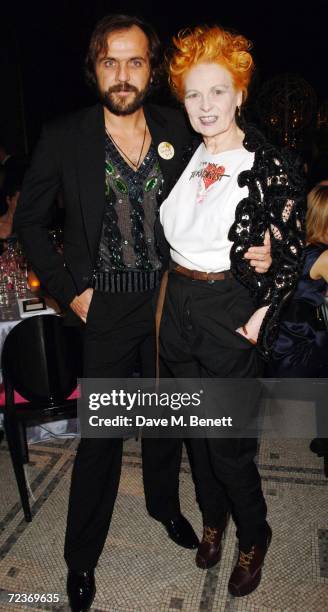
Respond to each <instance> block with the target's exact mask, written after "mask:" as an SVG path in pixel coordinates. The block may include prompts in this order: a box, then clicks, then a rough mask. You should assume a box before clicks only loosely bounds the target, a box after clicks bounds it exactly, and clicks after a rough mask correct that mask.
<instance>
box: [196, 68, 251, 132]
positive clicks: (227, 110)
mask: <svg viewBox="0 0 328 612" xmlns="http://www.w3.org/2000/svg"><path fill="white" fill-rule="evenodd" d="M184 87H185V96H184V104H185V108H186V111H187V113H188V117H189V121H190V123H191V125H192V127H193V128H194V130H195V131H196V132H199V133H200V134H202V136H205V137H211V136H217V135H219V134H224V133H226V132H228V131H229V130H230V129H231V128H232V127H233V126H235V124H236V123H235V112H236V107H237V106H240V104H241V102H242V92H241V91H236V90H235V87H234V84H233V81H232V78H231V74H230V72H229V71H228V70H226V68H224V67H223V66H220V65H219V64H215V63H208V64H207V63H200V64H197V65H196V66H194V67H193V68H191V69H190V70H189V71H188V72H187V74H186V77H185V81H184Z"/></svg>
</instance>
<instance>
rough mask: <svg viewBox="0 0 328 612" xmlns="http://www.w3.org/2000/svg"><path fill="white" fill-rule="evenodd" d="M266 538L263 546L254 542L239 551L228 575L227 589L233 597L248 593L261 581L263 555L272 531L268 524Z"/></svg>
mask: <svg viewBox="0 0 328 612" xmlns="http://www.w3.org/2000/svg"><path fill="white" fill-rule="evenodd" d="M267 529H268V533H267V540H266V543H265V545H264V546H259V545H258V544H255V545H254V546H252V548H251V549H250V550H249V551H248V552H244V551H242V550H240V551H239V557H238V561H237V563H236V565H235V567H234V570H233V572H232V574H231V576H230V580H229V584H228V590H229V593H230V594H231V595H233V596H234V597H243V596H244V595H249V593H252V591H255V589H256V588H257V587H258V585H259V584H260V582H261V576H262V567H263V563H264V558H265V555H266V553H267V551H268V548H269V546H270V542H271V537H272V531H271V529H270V527H269V525H268V527H267Z"/></svg>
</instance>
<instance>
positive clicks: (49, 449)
mask: <svg viewBox="0 0 328 612" xmlns="http://www.w3.org/2000/svg"><path fill="white" fill-rule="evenodd" d="M75 445H76V442H75V441H72V440H65V441H64V440H55V441H51V442H49V443H43V444H42V446H41V445H33V446H31V450H30V460H31V462H30V464H29V466H28V478H29V481H30V483H31V488H32V491H33V495H34V498H35V502H33V500H32V503H33V513H34V518H33V521H32V523H29V524H27V523H25V521H24V518H23V514H22V511H21V508H20V504H19V502H18V494H17V489H16V483H15V479H14V475H13V471H12V467H11V463H10V459H9V454H8V450H7V448H6V445H5V444H4V443H2V444H1V446H0V611H5V612H9V611H10V610H13V611H14V610H31V609H32V610H35V611H44V610H56V611H63V612H64V611H68V606H67V598H66V594H65V581H66V567H65V563H64V561H63V559H62V550H63V543H64V529H65V518H66V509H67V499H68V489H69V482H70V473H71V466H72V461H73V458H74V452H75V451H74V449H75ZM259 465H260V468H261V474H262V476H263V483H264V491H265V494H266V499H267V502H268V507H269V522H270V524H271V525H272V528H273V531H274V537H273V541H272V544H271V547H270V550H269V553H268V556H267V560H266V567H265V571H264V576H263V580H262V582H261V585H260V587H259V588H258V589H257V591H255V592H254V593H253V594H251V595H249V596H248V597H245V598H242V599H237V600H236V599H233V598H231V597H230V596H229V595H228V593H227V583H228V579H229V575H230V572H231V569H232V566H233V563H234V559H235V556H236V540H235V528H234V525H233V524H232V523H231V522H230V524H229V527H228V529H227V533H226V538H225V542H224V551H223V558H222V561H221V563H220V564H219V565H218V566H216V567H214V568H212V569H211V570H209V571H207V572H204V571H202V570H199V569H198V568H197V567H196V566H195V564H194V552H193V551H188V550H184V549H182V548H179V547H177V546H176V545H175V544H174V543H172V542H171V541H170V540H169V539H168V538H167V536H166V534H165V531H164V529H163V528H162V526H161V525H160V524H159V523H156V522H155V521H153V520H152V519H151V518H150V517H149V516H148V515H147V513H146V510H145V505H144V499H143V489H142V479H141V469H140V468H141V464H140V449H139V444H138V443H136V442H134V441H129V442H126V443H125V455H124V468H123V473H122V479H121V485H120V491H119V496H118V500H117V504H116V507H115V513H114V517H113V522H112V527H111V530H110V535H109V537H108V539H107V542H106V546H105V549H104V552H103V554H102V556H101V559H100V562H99V565H98V569H97V588H98V590H97V595H96V599H95V602H94V606H93V608H92V610H93V612H104V611H108V612H109V611H110V612H174V611H182V612H196V611H202V612H216V611H220V612H221V611H222V612H242V611H245V612H246V611H247V612H291V611H295V612H300V611H304V612H324V611H326V610H328V520H327V519H328V504H327V483H328V481H327V480H326V479H325V478H324V476H323V473H322V464H321V460H320V459H318V458H317V457H315V456H314V455H313V454H312V453H310V451H309V450H308V443H307V442H306V441H304V440H292V441H272V440H271V441H263V442H262V445H261V450H260V456H259ZM181 501H182V507H183V511H184V513H185V514H186V516H187V517H188V518H189V519H190V520H191V521H192V523H193V525H194V527H195V529H196V531H197V532H198V533H199V534H200V533H201V517H200V514H199V511H198V508H197V506H196V503H195V499H194V490H193V484H192V481H191V476H190V470H189V464H188V461H187V459H186V457H184V460H183V465H182V470H181ZM10 593H39V594H41V593H48V594H54V593H56V594H58V595H59V602H58V603H48V604H41V605H40V604H36V603H34V604H18V603H9V594H10Z"/></svg>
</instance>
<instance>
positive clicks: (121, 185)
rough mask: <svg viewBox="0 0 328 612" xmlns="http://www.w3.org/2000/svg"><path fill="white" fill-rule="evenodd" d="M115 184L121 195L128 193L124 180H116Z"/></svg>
mask: <svg viewBox="0 0 328 612" xmlns="http://www.w3.org/2000/svg"><path fill="white" fill-rule="evenodd" d="M114 183H115V185H116V187H117V189H118V190H119V191H120V192H121V193H128V191H129V190H128V187H127V185H126V184H125V183H124V181H122V179H114Z"/></svg>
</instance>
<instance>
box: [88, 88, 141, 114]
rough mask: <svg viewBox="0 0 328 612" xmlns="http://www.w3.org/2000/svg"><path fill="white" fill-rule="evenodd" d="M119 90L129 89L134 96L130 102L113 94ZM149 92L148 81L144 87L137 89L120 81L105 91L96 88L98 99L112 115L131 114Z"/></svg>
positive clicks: (139, 106)
mask: <svg viewBox="0 0 328 612" xmlns="http://www.w3.org/2000/svg"><path fill="white" fill-rule="evenodd" d="M120 91H131V92H134V93H135V96H134V98H133V100H132V101H131V102H127V100H126V98H125V97H124V98H119V97H118V96H116V95H115V94H116V93H117V92H120ZM148 92H149V81H148V83H147V85H146V87H144V89H138V88H137V87H135V86H134V85H130V84H129V83H122V84H119V85H113V87H109V89H108V90H107V91H100V90H98V95H99V100H100V102H101V103H102V104H103V106H105V107H106V108H107V109H108V110H109V111H110V112H111V113H113V115H121V116H125V115H132V114H133V113H135V112H136V111H137V110H138V109H139V108H141V106H142V105H143V102H144V100H145V98H146V96H147V94H148Z"/></svg>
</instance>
